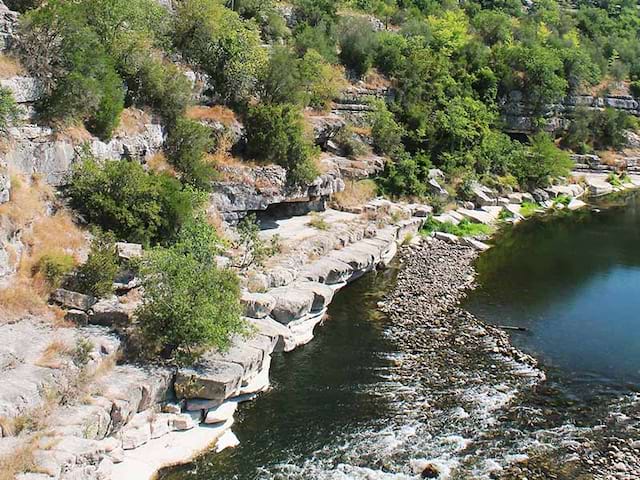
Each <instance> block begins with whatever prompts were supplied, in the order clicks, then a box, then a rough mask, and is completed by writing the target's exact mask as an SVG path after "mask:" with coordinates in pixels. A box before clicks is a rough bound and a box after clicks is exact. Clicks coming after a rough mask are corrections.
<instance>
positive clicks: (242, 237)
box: [233, 214, 280, 270]
mask: <svg viewBox="0 0 640 480" xmlns="http://www.w3.org/2000/svg"><path fill="white" fill-rule="evenodd" d="M237 233H238V239H237V240H236V242H235V243H234V245H233V246H234V248H235V249H236V250H238V251H239V252H240V255H239V256H238V257H237V259H236V261H235V262H234V265H233V266H234V267H235V268H237V269H239V270H247V269H248V268H249V267H251V266H262V265H263V264H264V261H265V260H266V259H267V258H269V257H271V256H273V255H275V254H276V253H278V252H279V251H280V237H278V236H277V235H274V236H273V237H271V241H270V242H265V241H264V240H263V239H262V238H260V226H259V225H258V223H257V221H256V216H255V214H251V215H247V216H246V217H244V218H243V219H242V220H240V222H239V223H238V227H237Z"/></svg>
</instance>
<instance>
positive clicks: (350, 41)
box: [339, 17, 377, 78]
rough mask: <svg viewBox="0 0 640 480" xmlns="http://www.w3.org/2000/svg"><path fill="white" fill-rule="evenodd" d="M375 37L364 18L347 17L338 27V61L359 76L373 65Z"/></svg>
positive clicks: (369, 24)
mask: <svg viewBox="0 0 640 480" xmlns="http://www.w3.org/2000/svg"><path fill="white" fill-rule="evenodd" d="M376 43H377V37H376V35H375V33H374V31H373V28H372V27H371V23H369V21H368V20H367V19H366V18H359V17H348V18H346V19H345V21H344V22H343V24H342V25H341V28H340V35H339V44H340V61H341V62H342V64H343V65H344V66H345V67H346V68H347V69H349V70H350V71H351V72H353V74H354V75H355V76H356V77H357V78H360V77H362V76H364V75H365V74H366V73H367V71H368V70H369V68H371V66H372V65H373V58H374V55H375V51H376Z"/></svg>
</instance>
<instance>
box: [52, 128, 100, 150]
mask: <svg viewBox="0 0 640 480" xmlns="http://www.w3.org/2000/svg"><path fill="white" fill-rule="evenodd" d="M53 127H54V130H55V134H54V135H55V138H56V140H68V141H70V142H72V143H74V144H77V145H79V144H82V143H85V142H89V141H91V139H92V138H93V135H91V134H90V133H89V131H88V130H87V129H86V128H85V126H84V125H82V124H81V123H70V124H67V123H60V124H54V125H53Z"/></svg>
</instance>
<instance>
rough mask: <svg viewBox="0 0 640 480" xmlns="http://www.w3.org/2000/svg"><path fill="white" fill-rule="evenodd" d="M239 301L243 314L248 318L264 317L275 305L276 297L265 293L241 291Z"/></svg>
mask: <svg viewBox="0 0 640 480" xmlns="http://www.w3.org/2000/svg"><path fill="white" fill-rule="evenodd" d="M240 303H241V304H242V306H243V307H244V314H245V316H247V317H250V318H265V317H268V316H269V315H270V314H271V311H272V310H273V307H275V306H276V299H275V298H274V297H273V296H272V295H269V294H267V293H250V292H243V293H242V296H241V297H240Z"/></svg>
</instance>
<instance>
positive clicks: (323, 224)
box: [307, 214, 331, 231]
mask: <svg viewBox="0 0 640 480" xmlns="http://www.w3.org/2000/svg"><path fill="white" fill-rule="evenodd" d="M307 225H309V226H310V227H313V228H315V229H317V230H322V231H327V230H330V229H331V225H329V224H328V223H327V221H326V220H325V219H324V218H322V217H321V216H320V215H317V214H315V215H312V216H311V220H309V223H307Z"/></svg>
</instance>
